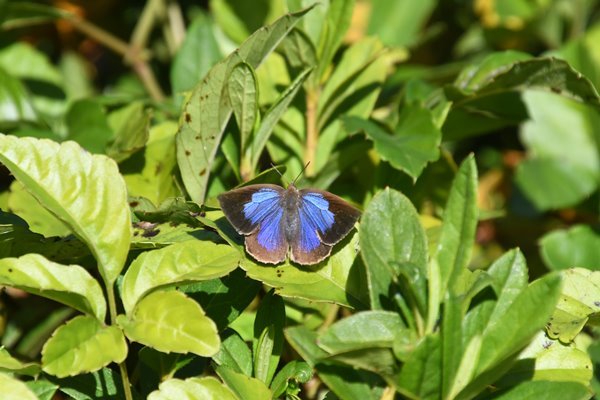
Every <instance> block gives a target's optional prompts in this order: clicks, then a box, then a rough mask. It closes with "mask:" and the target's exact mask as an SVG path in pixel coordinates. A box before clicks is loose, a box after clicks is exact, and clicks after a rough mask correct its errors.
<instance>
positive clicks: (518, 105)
mask: <svg viewBox="0 0 600 400" xmlns="http://www.w3.org/2000/svg"><path fill="white" fill-rule="evenodd" d="M524 58H528V56H527V55H523V54H522V53H515V52H510V53H508V54H503V53H499V54H498V53H496V54H492V55H490V56H489V59H484V60H483V61H482V62H481V64H480V66H477V67H473V66H470V67H468V68H467V70H466V71H465V73H464V74H461V75H460V80H458V81H457V82H456V84H455V85H454V86H452V87H450V86H449V87H446V96H447V97H448V99H449V100H452V101H453V106H452V109H451V111H450V114H449V115H448V120H447V122H446V124H445V125H444V138H445V139H451V140H456V139H460V138H464V137H466V136H469V135H475V134H480V133H483V132H486V131H490V130H494V129H498V128H500V127H504V126H506V125H516V124H518V123H520V122H521V121H523V120H525V119H527V116H528V114H527V110H526V109H525V106H524V104H523V102H522V101H521V97H520V94H521V93H522V92H524V91H529V90H535V91H543V92H553V93H560V95H561V96H563V97H565V98H570V99H573V100H575V101H577V102H579V103H590V104H596V105H598V104H599V103H600V102H599V97H598V93H597V91H596V89H595V88H594V87H593V85H592V84H591V82H590V81H589V80H588V79H587V78H585V77H584V76H583V75H581V74H580V73H579V72H578V71H575V70H574V69H573V68H571V66H569V64H568V63H567V62H565V61H564V60H558V59H555V58H533V59H524ZM471 77H474V78H471ZM472 79H473V80H472Z"/></svg>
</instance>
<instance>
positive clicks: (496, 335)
mask: <svg viewBox="0 0 600 400" xmlns="http://www.w3.org/2000/svg"><path fill="white" fill-rule="evenodd" d="M560 286H561V279H560V277H559V276H558V275H555V274H548V275H546V276H544V277H543V278H540V279H538V280H536V281H535V282H533V283H532V284H531V285H529V287H527V288H526V289H525V290H523V291H522V292H521V293H519V295H518V296H516V297H515V298H514V300H513V301H512V303H511V304H510V306H509V307H508V308H507V309H506V311H505V312H504V313H503V314H502V315H499V316H498V317H497V318H496V319H495V321H496V323H494V324H489V325H487V326H486V329H485V330H484V332H483V336H482V344H481V353H480V356H479V361H478V364H477V369H476V373H481V372H483V371H485V370H486V369H489V368H491V367H493V366H494V364H496V363H498V362H500V361H502V360H505V359H507V358H508V357H510V356H511V355H513V354H515V353H517V352H518V351H519V350H521V349H522V348H523V346H525V345H526V344H527V343H528V342H529V341H530V340H531V338H532V337H533V336H534V335H535V333H536V332H537V331H539V330H540V329H541V328H543V327H544V325H545V324H546V322H548V319H549V317H550V315H551V314H552V312H553V310H554V307H555V306H556V304H557V302H558V299H559V295H560Z"/></svg>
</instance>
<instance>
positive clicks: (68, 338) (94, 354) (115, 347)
mask: <svg viewBox="0 0 600 400" xmlns="http://www.w3.org/2000/svg"><path fill="white" fill-rule="evenodd" d="M125 357H127V343H125V337H124V336H123V333H122V332H121V330H120V329H119V328H118V327H116V326H103V324H102V323H101V322H100V321H98V320H97V319H95V318H93V317H86V316H79V317H75V318H73V319H72V320H70V321H69V322H67V323H66V324H65V325H63V326H61V327H60V328H58V329H57V330H56V331H55V332H54V334H53V335H52V337H51V338H50V339H48V341H47V342H46V344H45V345H44V348H43V349H42V369H43V370H44V372H46V373H48V374H51V375H55V376H58V377H59V378H62V377H66V376H74V375H78V374H81V373H85V372H93V371H97V370H99V369H100V368H102V367H104V366H106V365H108V364H110V363H111V362H116V363H120V362H122V361H123V360H125Z"/></svg>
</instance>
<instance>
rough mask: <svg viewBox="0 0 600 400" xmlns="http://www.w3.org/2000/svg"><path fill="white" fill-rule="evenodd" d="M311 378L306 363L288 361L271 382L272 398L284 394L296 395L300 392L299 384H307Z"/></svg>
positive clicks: (309, 369) (309, 368) (311, 374)
mask: <svg viewBox="0 0 600 400" xmlns="http://www.w3.org/2000/svg"><path fill="white" fill-rule="evenodd" d="M312 376H313V373H312V368H311V367H310V366H309V365H308V364H307V363H305V362H304V361H298V360H293V361H290V362H289V363H287V364H286V365H285V367H283V368H281V371H279V372H278V373H277V375H275V378H274V379H273V382H271V391H272V392H273V397H274V398H278V397H279V396H281V395H283V394H284V393H285V394H286V395H289V394H292V395H297V394H298V393H299V392H300V387H299V386H300V384H302V383H306V382H308V381H309V380H310V379H311V378H312Z"/></svg>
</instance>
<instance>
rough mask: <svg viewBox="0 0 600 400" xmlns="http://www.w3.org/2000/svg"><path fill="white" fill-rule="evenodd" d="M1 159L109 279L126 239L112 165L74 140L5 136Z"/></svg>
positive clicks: (122, 197)
mask: <svg viewBox="0 0 600 400" xmlns="http://www.w3.org/2000/svg"><path fill="white" fill-rule="evenodd" d="M0 162H2V163H3V164H4V165H5V166H6V167H7V168H8V169H9V170H10V171H11V173H12V174H13V175H14V176H15V177H16V178H17V179H18V180H19V181H21V183H22V184H23V185H24V186H25V187H26V188H27V189H28V190H29V191H30V192H31V193H32V194H33V195H34V196H35V197H36V199H37V200H38V201H39V202H40V203H41V204H43V205H44V207H46V208H48V210H50V211H51V212H52V213H53V214H55V215H56V216H58V217H59V218H60V219H61V220H62V221H64V222H65V223H66V224H67V225H69V227H70V228H71V229H72V230H73V231H74V232H75V234H76V235H77V236H79V237H80V238H81V239H82V240H83V241H84V242H85V243H86V244H87V245H88V246H89V247H90V249H91V250H92V253H93V254H94V256H95V257H96V259H97V260H98V263H99V268H100V273H101V274H102V277H103V278H104V280H105V281H106V282H107V283H109V284H111V283H112V282H114V281H115V279H116V278H117V276H118V275H119V273H120V271H121V269H122V268H123V264H124V263H125V257H126V256H127V252H128V250H129V240H130V237H131V219H130V213H129V207H128V204H127V193H126V190H125V183H124V182H123V179H122V178H121V176H120V175H119V172H118V168H117V165H116V163H115V162H114V161H113V160H111V159H109V158H108V157H105V156H101V155H91V154H89V153H87V152H86V151H84V150H83V149H82V148H81V147H79V145H77V144H76V143H74V142H65V143H63V144H60V145H59V144H58V143H55V142H52V141H50V140H44V139H41V140H37V139H31V138H22V139H19V138H15V137H11V136H4V135H2V136H0ZM106 221H111V223H110V224H107V223H106Z"/></svg>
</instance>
